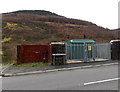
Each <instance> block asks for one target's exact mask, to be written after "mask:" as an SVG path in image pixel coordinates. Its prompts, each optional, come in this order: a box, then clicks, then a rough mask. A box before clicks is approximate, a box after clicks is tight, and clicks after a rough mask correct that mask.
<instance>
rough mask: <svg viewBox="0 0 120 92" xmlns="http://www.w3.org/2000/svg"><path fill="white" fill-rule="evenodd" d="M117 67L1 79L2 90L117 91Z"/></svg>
mask: <svg viewBox="0 0 120 92" xmlns="http://www.w3.org/2000/svg"><path fill="white" fill-rule="evenodd" d="M118 80H119V79H118V65H111V66H102V67H94V68H86V69H77V70H70V71H60V72H51V73H44V74H36V75H26V76H14V77H4V78H2V81H3V83H2V87H3V88H2V89H3V90H118Z"/></svg>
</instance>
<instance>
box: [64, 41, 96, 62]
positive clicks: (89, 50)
mask: <svg viewBox="0 0 120 92" xmlns="http://www.w3.org/2000/svg"><path fill="white" fill-rule="evenodd" d="M93 44H95V41H94V40H69V41H67V45H66V53H67V62H68V63H69V62H70V61H71V60H73V61H88V59H93V58H94V55H93V54H94V53H93V51H94V50H93Z"/></svg>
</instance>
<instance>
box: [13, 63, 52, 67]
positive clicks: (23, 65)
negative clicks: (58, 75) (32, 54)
mask: <svg viewBox="0 0 120 92" xmlns="http://www.w3.org/2000/svg"><path fill="white" fill-rule="evenodd" d="M48 65H51V63H23V64H16V65H15V66H17V67H37V66H48Z"/></svg>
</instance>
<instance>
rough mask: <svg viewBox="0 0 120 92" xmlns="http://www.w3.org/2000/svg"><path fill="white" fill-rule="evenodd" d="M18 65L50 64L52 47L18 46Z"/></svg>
mask: <svg viewBox="0 0 120 92" xmlns="http://www.w3.org/2000/svg"><path fill="white" fill-rule="evenodd" d="M17 54H18V55H17V61H18V63H28V62H50V59H51V58H50V57H51V54H50V46H48V45H21V46H17Z"/></svg>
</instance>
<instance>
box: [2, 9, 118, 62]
mask: <svg viewBox="0 0 120 92" xmlns="http://www.w3.org/2000/svg"><path fill="white" fill-rule="evenodd" d="M32 12H33V11H29V13H26V12H25V11H24V12H23V11H22V12H21V11H17V12H12V13H6V14H3V18H2V20H3V30H2V36H3V39H2V43H3V52H2V55H3V62H13V61H14V62H15V61H16V46H17V45H21V44H22V45H23V44H36V45H40V44H49V43H50V42H51V41H67V40H70V39H93V40H95V41H96V42H102V43H103V42H109V41H110V40H112V39H117V38H118V37H117V36H118V35H117V32H118V31H117V30H116V31H112V30H109V29H105V28H102V27H99V26H97V25H96V24H93V23H91V22H88V21H83V20H77V19H70V18H66V17H62V16H59V15H58V16H56V14H54V13H51V12H47V11H45V12H46V14H35V12H34V13H32ZM49 13H50V14H49Z"/></svg>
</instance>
